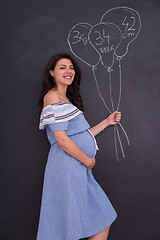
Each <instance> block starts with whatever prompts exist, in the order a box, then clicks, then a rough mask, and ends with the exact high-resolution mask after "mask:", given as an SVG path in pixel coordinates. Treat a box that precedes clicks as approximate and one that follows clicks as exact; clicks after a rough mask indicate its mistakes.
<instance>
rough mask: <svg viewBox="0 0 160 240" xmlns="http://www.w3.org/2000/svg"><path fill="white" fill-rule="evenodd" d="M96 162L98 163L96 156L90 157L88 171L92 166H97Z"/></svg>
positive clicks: (87, 165)
mask: <svg viewBox="0 0 160 240" xmlns="http://www.w3.org/2000/svg"><path fill="white" fill-rule="evenodd" d="M95 163H96V160H95V158H88V161H87V164H86V165H85V166H86V168H87V171H88V170H89V169H90V168H93V167H94V166H95Z"/></svg>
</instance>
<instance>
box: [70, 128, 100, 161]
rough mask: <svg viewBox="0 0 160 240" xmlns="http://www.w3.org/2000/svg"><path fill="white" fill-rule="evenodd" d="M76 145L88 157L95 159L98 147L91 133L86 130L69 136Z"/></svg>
mask: <svg viewBox="0 0 160 240" xmlns="http://www.w3.org/2000/svg"><path fill="white" fill-rule="evenodd" d="M69 137H70V138H71V139H72V140H73V141H74V142H75V143H76V145H77V146H78V147H79V148H80V149H81V150H82V151H83V152H84V153H85V154H86V155H87V156H88V157H95V155H96V152H97V149H98V146H97V143H96V140H95V138H94V136H93V135H92V133H91V132H90V131H89V130H88V129H87V130H85V131H84V132H81V133H77V134H74V135H71V136H69Z"/></svg>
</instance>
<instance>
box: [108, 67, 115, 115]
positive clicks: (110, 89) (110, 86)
mask: <svg viewBox="0 0 160 240" xmlns="http://www.w3.org/2000/svg"><path fill="white" fill-rule="evenodd" d="M111 71H112V70H108V72H109V91H110V98H111V104H112V110H113V112H114V104H113V97H112V85H111V79H112V78H111Z"/></svg>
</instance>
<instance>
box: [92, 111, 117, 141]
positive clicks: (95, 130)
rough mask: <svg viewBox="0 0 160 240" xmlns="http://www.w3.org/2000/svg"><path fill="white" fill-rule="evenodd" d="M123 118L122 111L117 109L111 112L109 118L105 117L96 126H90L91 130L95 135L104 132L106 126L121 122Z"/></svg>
mask: <svg viewBox="0 0 160 240" xmlns="http://www.w3.org/2000/svg"><path fill="white" fill-rule="evenodd" d="M120 119H121V112H118V111H115V112H113V113H111V114H110V115H109V116H108V117H107V118H105V119H104V120H103V121H101V122H100V123H98V124H97V125H95V126H94V127H92V128H90V129H89V130H90V131H91V133H92V134H93V136H94V137H95V136H96V135H97V134H99V133H100V132H102V131H103V130H104V129H105V128H106V127H108V126H110V125H115V124H117V123H119V121H120Z"/></svg>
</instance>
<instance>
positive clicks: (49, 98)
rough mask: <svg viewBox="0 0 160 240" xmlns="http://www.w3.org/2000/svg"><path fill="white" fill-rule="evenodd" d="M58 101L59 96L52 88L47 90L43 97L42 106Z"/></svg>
mask: <svg viewBox="0 0 160 240" xmlns="http://www.w3.org/2000/svg"><path fill="white" fill-rule="evenodd" d="M58 102H60V97H59V95H58V94H57V92H56V91H54V90H49V91H48V92H47V93H46V95H45V96H44V98H43V107H46V106H47V105H50V104H54V103H58Z"/></svg>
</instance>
